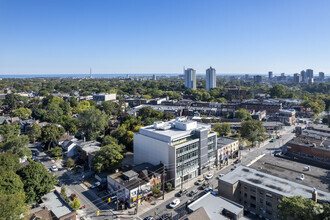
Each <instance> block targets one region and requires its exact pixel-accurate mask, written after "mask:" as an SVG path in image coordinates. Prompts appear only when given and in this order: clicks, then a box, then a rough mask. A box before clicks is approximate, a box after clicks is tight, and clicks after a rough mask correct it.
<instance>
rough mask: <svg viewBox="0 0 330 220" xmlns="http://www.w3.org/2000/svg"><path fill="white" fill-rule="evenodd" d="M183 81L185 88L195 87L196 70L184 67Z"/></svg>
mask: <svg viewBox="0 0 330 220" xmlns="http://www.w3.org/2000/svg"><path fill="white" fill-rule="evenodd" d="M184 82H185V86H186V88H187V89H196V70H194V69H192V68H188V69H185V70H184Z"/></svg>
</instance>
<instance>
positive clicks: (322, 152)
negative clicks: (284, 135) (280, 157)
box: [283, 132, 330, 167]
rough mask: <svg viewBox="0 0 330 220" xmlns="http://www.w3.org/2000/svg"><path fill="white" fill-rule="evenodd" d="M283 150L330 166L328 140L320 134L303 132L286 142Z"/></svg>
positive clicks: (288, 153)
mask: <svg viewBox="0 0 330 220" xmlns="http://www.w3.org/2000/svg"><path fill="white" fill-rule="evenodd" d="M283 152H284V153H285V154H287V155H292V156H294V157H298V158H302V159H306V160H312V161H315V162H317V163H320V164H326V165H328V167H329V166H330V140H328V137H325V136H321V135H320V134H306V132H304V133H303V134H302V135H299V136H297V137H295V138H293V139H292V140H290V141H289V142H288V143H286V145H285V146H284V148H283Z"/></svg>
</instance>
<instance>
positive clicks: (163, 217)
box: [161, 213, 172, 220]
mask: <svg viewBox="0 0 330 220" xmlns="http://www.w3.org/2000/svg"><path fill="white" fill-rule="evenodd" d="M161 219H163V220H166V219H172V215H171V214H170V213H165V214H163V215H162V216H161Z"/></svg>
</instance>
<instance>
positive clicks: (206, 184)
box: [199, 182, 210, 190]
mask: <svg viewBox="0 0 330 220" xmlns="http://www.w3.org/2000/svg"><path fill="white" fill-rule="evenodd" d="M209 185H210V184H209V183H206V182H205V183H203V185H201V186H200V187H199V189H200V190H204V189H206V188H207V187H209Z"/></svg>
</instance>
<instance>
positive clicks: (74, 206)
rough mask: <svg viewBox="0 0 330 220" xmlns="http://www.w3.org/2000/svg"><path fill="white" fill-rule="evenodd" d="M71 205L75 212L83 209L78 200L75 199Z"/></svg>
mask: <svg viewBox="0 0 330 220" xmlns="http://www.w3.org/2000/svg"><path fill="white" fill-rule="evenodd" d="M70 205H71V207H72V208H73V209H74V210H78V209H79V208H80V207H81V203H80V201H79V200H78V198H74V199H73V201H72V202H71V204H70Z"/></svg>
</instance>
